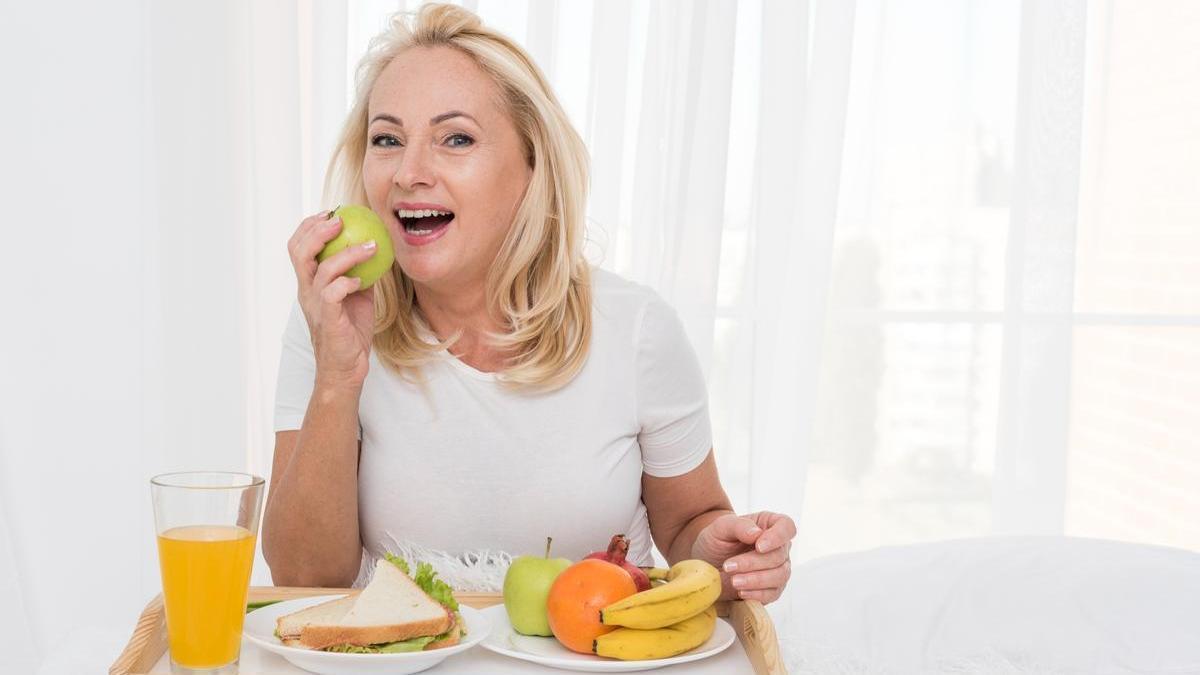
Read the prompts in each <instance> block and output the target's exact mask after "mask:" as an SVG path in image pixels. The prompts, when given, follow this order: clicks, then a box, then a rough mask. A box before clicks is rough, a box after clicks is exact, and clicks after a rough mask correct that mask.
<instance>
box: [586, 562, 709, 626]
mask: <svg viewBox="0 0 1200 675" xmlns="http://www.w3.org/2000/svg"><path fill="white" fill-rule="evenodd" d="M720 595H721V573H720V572H718V571H717V568H715V567H713V566H712V565H709V564H708V563H706V562H704V561H703V560H683V561H680V562H677V563H675V564H674V565H672V566H671V569H670V571H668V572H667V583H665V584H662V585H661V586H656V587H654V588H651V589H650V590H647V591H642V592H640V593H634V594H633V595H631V596H629V597H627V598H623V599H621V600H618V601H616V602H614V603H612V604H611V605H609V606H607V607H605V608H604V609H602V610H600V623H602V624H604V625H607V626H625V627H627V628H640V629H643V630H648V629H653V628H665V627H667V626H670V625H672V624H676V623H679V622H680V621H683V620H684V619H690V618H691V617H693V616H696V615H697V614H699V613H700V612H703V611H704V610H705V609H707V608H708V607H709V606H710V605H712V604H713V603H714V602H716V600H717V598H718V597H719V596H720Z"/></svg>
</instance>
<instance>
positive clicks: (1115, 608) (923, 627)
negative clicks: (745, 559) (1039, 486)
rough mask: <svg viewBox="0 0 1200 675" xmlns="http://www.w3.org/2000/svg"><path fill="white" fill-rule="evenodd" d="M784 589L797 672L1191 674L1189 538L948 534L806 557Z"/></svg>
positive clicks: (1194, 648) (1192, 565) (1197, 621)
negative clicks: (1185, 542)
mask: <svg viewBox="0 0 1200 675" xmlns="http://www.w3.org/2000/svg"><path fill="white" fill-rule="evenodd" d="M788 591H789V592H788V596H789V600H790V604H791V608H790V610H791V611H790V612H789V614H790V616H789V617H788V619H789V620H788V633H789V635H787V636H781V638H784V639H786V641H787V642H788V643H790V649H789V650H788V651H792V652H793V653H792V654H791V655H790V656H791V657H792V658H791V659H789V661H791V660H792V659H795V660H796V662H797V663H798V664H799V666H800V669H801V671H802V672H814V673H968V672H970V673H976V672H995V673H1013V674H1016V673H1089V674H1099V675H1107V674H1116V673H1121V674H1127V673H1200V554H1197V553H1194V552H1190V551H1184V550H1179V549H1172V548H1166V547H1160V546H1145V545H1138V544H1128V543H1121V542H1113V541H1103V540H1094V539H1078V538H1070V537H990V538H982V539H966V540H955V541H946V542H938V543H932V544H920V545H913V546H901V547H888V548H880V549H875V550H871V551H864V552H860V553H850V554H844V555H836V556H830V557H826V558H819V559H816V560H812V561H810V562H808V563H805V564H803V565H800V566H797V567H796V568H795V570H794V571H793V574H792V579H791V582H790V584H789V589H788ZM796 652H798V654H797V653H796Z"/></svg>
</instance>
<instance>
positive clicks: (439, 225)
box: [396, 209, 454, 237]
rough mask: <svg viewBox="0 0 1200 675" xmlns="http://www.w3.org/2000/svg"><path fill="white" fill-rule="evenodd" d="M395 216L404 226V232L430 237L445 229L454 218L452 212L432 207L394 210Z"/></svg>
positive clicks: (414, 235) (415, 235)
mask: <svg viewBox="0 0 1200 675" xmlns="http://www.w3.org/2000/svg"><path fill="white" fill-rule="evenodd" d="M396 218H397V219H398V220H399V221H400V225H401V226H403V227H404V232H405V234H408V235H410V236H413V237H430V236H433V235H434V234H437V233H439V232H441V231H442V230H444V229H446V226H447V225H449V224H450V221H452V220H454V213H453V212H452V211H435V210H432V209H422V210H417V211H408V210H405V209H400V210H397V211H396Z"/></svg>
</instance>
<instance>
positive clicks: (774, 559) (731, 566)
mask: <svg viewBox="0 0 1200 675" xmlns="http://www.w3.org/2000/svg"><path fill="white" fill-rule="evenodd" d="M763 536H764V537H765V536H767V535H766V534H764V535H763ZM760 540H761V538H760ZM791 548H792V545H791V543H790V542H788V543H786V544H785V545H783V546H779V547H776V548H775V549H774V550H771V551H768V552H766V553H755V552H753V551H747V552H746V553H741V554H739V555H735V556H730V557H729V559H728V560H726V561H725V564H724V565H723V566H722V568H721V569H723V570H725V571H726V572H755V571H757V570H769V569H771V568H773V567H779V566H780V565H782V564H784V563H786V562H787V561H788V556H789V555H790V553H791Z"/></svg>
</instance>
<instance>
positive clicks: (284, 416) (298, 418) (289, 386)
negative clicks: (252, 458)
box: [275, 303, 362, 440]
mask: <svg viewBox="0 0 1200 675" xmlns="http://www.w3.org/2000/svg"><path fill="white" fill-rule="evenodd" d="M316 380H317V359H316V356H314V355H313V347H312V338H310V337H309V332H308V322H307V321H305V320H304V312H302V311H301V310H300V303H296V304H294V305H292V313H291V314H290V315H289V316H288V322H287V327H286V328H284V330H283V349H282V350H280V352H279V376H278V378H277V379H276V381H275V431H292V430H295V429H299V428H300V426H301V425H302V424H304V414H305V412H307V411H308V400H309V399H310V398H312V391H313V386H314V383H315V382H316ZM357 436H358V439H359V440H362V425H361V424H360V425H359V427H358V432H357Z"/></svg>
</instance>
